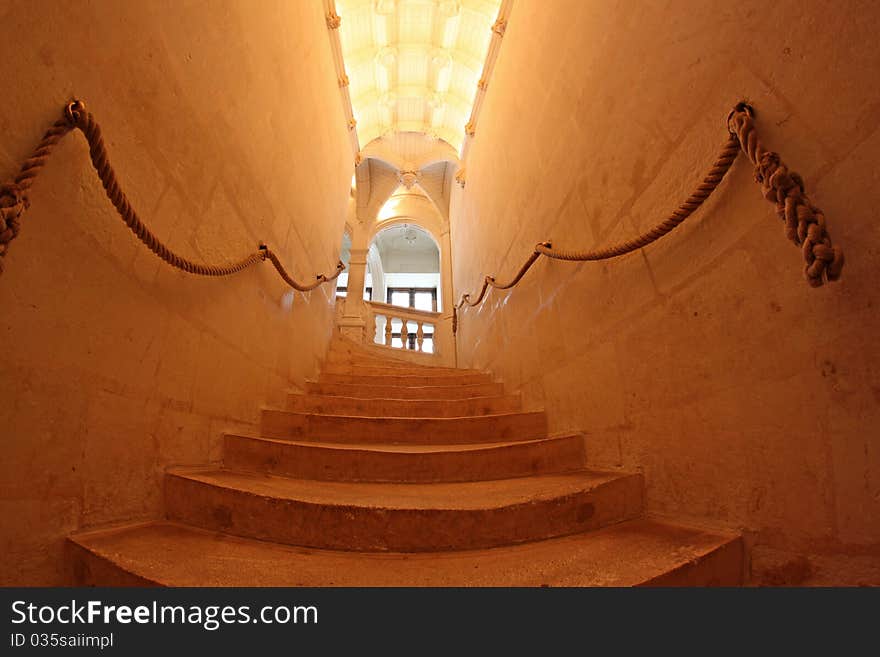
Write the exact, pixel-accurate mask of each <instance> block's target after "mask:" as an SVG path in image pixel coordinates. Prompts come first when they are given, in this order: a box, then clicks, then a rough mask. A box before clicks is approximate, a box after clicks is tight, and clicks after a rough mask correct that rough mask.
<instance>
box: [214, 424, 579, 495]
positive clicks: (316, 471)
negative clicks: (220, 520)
mask: <svg viewBox="0 0 880 657" xmlns="http://www.w3.org/2000/svg"><path fill="white" fill-rule="evenodd" d="M223 464H224V466H225V467H227V468H229V469H231V470H238V471H252V472H265V473H268V474H273V475H280V476H285V477H294V478H300V479H321V480H327V481H375V482H398V483H428V482H455V481H483V480H488V479H506V478H511V477H526V476H529V475H536V474H555V473H562V472H573V471H576V470H582V469H583V468H584V467H585V455H584V439H583V436H581V435H572V436H560V437H555V438H545V439H543V440H530V441H524V442H514V443H505V442H498V443H483V444H465V445H377V444H349V443H324V442H291V441H286V440H274V439H270V438H257V437H251V436H240V435H236V434H226V435H225V436H224V443H223Z"/></svg>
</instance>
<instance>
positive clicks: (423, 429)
mask: <svg viewBox="0 0 880 657" xmlns="http://www.w3.org/2000/svg"><path fill="white" fill-rule="evenodd" d="M260 434H261V435H263V436H265V437H267V438H279V439H297V438H299V439H302V440H322V441H331V442H356V443H360V442H377V443H389V442H393V443H423V444H425V443H436V444H440V443H467V442H498V441H501V440H504V441H507V440H532V439H535V438H545V437H547V416H546V413H544V411H508V412H503V413H494V414H485V415H469V416H463V417H441V418H425V417H377V416H375V415H373V416H371V415H334V414H329V413H314V412H304V411H291V410H287V409H274V408H264V409H262V411H261V412H260Z"/></svg>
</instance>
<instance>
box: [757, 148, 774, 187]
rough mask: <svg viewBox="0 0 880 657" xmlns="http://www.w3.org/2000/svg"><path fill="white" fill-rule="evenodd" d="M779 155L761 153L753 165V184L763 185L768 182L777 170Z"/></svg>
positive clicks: (769, 152)
mask: <svg viewBox="0 0 880 657" xmlns="http://www.w3.org/2000/svg"><path fill="white" fill-rule="evenodd" d="M779 163H780V158H779V153H775V152H773V151H765V152H763V153H761V159H760V160H758V163H757V164H756V165H755V182H758V183H761V184H762V185H763V184H764V181H769V180H770V179H771V177H772V176H773V173H774V172H775V171H776V170H777V169H778V168H779Z"/></svg>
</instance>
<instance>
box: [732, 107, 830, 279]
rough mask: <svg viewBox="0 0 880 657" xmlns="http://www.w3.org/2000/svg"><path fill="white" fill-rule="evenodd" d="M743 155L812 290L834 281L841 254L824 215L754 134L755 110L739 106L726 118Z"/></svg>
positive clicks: (799, 180)
mask: <svg viewBox="0 0 880 657" xmlns="http://www.w3.org/2000/svg"><path fill="white" fill-rule="evenodd" d="M728 127H729V128H730V130H731V132H733V133H735V134H736V135H737V137H738V139H739V143H740V144H741V145H742V150H743V152H744V153H745V154H746V155H747V156H748V158H749V160H751V161H752V164H754V165H755V180H756V181H757V182H758V183H760V185H761V191H762V193H763V194H764V198H765V199H767V200H768V201H770V202H771V203H775V204H776V214H778V215H779V218H780V219H782V221H783V222H784V223H785V236H786V237H788V239H790V240H791V241H792V242H794V243H795V244H796V245H797V246H799V247H801V251H802V253H803V256H804V277H805V278H806V279H807V283H809V284H810V285H811V286H812V287H820V286H821V285H823V284H824V283H825V281H826V280H829V281H836V280H837V279H839V278H840V272H841V271H842V270H843V262H844V258H843V251H842V250H841V249H840V247H836V246H833V245H832V244H831V237H830V236H829V235H828V231H827V229H826V228H825V214H824V213H823V212H822V211H821V210H820V209H819V208H817V207H816V206H814V205H813V204H812V203H810V199H809V198H808V197H807V195H806V194H805V193H804V181H803V179H802V178H801V177H800V176H799V175H798V174H797V173H795V172H794V171H789V169H788V167H787V166H785V163H784V162H783V161H782V159H781V158H780V156H779V153H774V152H773V151H768V150H766V149H765V148H764V146H763V144H761V140H760V139H759V138H758V133H757V132H756V131H755V122H754V110H753V109H752V108H751V107H750V106H748V105H746V104H745V103H739V104H738V105H737V106H736V107H735V108H734V109H733V111H732V112H731V113H730V116H729V117H728Z"/></svg>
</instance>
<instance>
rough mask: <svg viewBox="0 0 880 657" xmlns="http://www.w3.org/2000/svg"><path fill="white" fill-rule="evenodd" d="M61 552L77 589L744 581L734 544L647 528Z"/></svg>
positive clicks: (142, 535)
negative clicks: (401, 541)
mask: <svg viewBox="0 0 880 657" xmlns="http://www.w3.org/2000/svg"><path fill="white" fill-rule="evenodd" d="M68 545H69V547H70V549H71V550H72V551H73V557H74V568H73V570H74V572H75V577H76V579H77V582H76V583H77V584H78V585H89V584H95V583H98V584H103V585H131V584H133V583H140V584H155V585H160V586H578V587H582V586H637V585H662V586H675V585H691V586H693V585H697V586H700V585H725V586H732V585H737V584H740V583H741V581H742V579H741V578H742V544H741V541H740V539H739V538H738V537H736V536H733V535H727V534H722V533H717V532H713V531H706V530H701V529H696V528H690V527H682V526H678V525H674V524H670V523H660V522H656V521H651V520H631V521H628V522H623V523H620V524H617V525H613V526H610V527H606V528H604V529H600V530H596V531H592V532H588V533H584V534H575V535H571V536H566V537H562V538H554V539H548V540H544V541H539V542H535V543H524V544H520V545H515V546H505V547H497V548H491V549H483V550H467V551H460V552H445V553H432V552H421V553H391V552H379V553H362V552H343V551H333V550H317V549H311V548H298V547H293V546H288V545H281V544H277V543H271V542H265V541H257V540H253V539H245V538H239V537H236V536H230V535H227V534H223V533H219V532H212V531H207V530H202V529H198V528H195V527H190V526H188V525H182V524H177V523H172V522H165V521H157V522H149V523H139V524H133V525H128V526H123V527H117V528H113V529H107V530H98V531H90V532H84V533H79V534H75V535H73V536H71V537H70V539H69V544H68Z"/></svg>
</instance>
